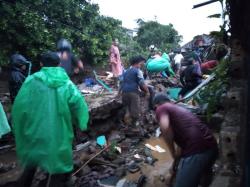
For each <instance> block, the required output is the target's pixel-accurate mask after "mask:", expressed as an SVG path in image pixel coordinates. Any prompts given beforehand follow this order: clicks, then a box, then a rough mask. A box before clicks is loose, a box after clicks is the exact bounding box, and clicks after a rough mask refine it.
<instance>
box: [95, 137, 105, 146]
mask: <svg viewBox="0 0 250 187" xmlns="http://www.w3.org/2000/svg"><path fill="white" fill-rule="evenodd" d="M96 143H97V145H99V146H101V147H104V146H105V145H107V141H106V137H105V136H104V135H102V136H98V137H97V139H96Z"/></svg>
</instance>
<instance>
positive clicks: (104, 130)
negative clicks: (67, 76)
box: [0, 78, 177, 187]
mask: <svg viewBox="0 0 250 187" xmlns="http://www.w3.org/2000/svg"><path fill="white" fill-rule="evenodd" d="M109 84H111V85H112V82H109ZM150 84H152V85H154V86H155V87H156V89H157V90H158V91H163V90H165V89H166V87H173V86H177V84H176V82H174V81H166V79H164V80H163V79H157V78H156V79H154V81H153V82H151V83H150ZM78 86H79V89H80V90H81V89H84V90H85V91H86V89H87V88H86V87H84V85H78ZM89 89H90V90H91V89H92V91H93V88H89ZM95 92H96V93H95V94H88V95H85V96H84V97H85V99H86V101H87V103H88V104H89V112H90V124H89V130H88V131H87V132H80V131H79V130H77V129H76V130H75V135H76V137H75V140H74V145H73V149H74V172H75V171H77V170H78V169H79V168H80V167H82V166H83V165H84V163H86V161H88V160H89V159H90V158H91V157H92V156H94V155H95V154H97V153H98V152H99V151H101V149H102V148H101V147H100V146H98V145H97V144H96V138H97V137H98V136H100V135H104V136H105V137H106V140H107V142H108V145H110V147H109V148H108V149H107V150H106V151H104V152H103V153H102V154H100V156H98V157H96V158H95V159H93V160H92V161H91V162H89V163H88V164H87V165H86V166H85V167H84V168H83V169H81V170H80V171H79V172H78V173H77V174H76V175H75V176H74V177H72V184H73V186H75V187H85V186H86V187H98V186H116V185H117V186H119V187H126V186H127V187H133V186H145V187H151V186H157V187H161V186H162V187H163V186H167V185H166V184H167V182H168V178H169V176H170V172H169V170H170V167H171V165H172V162H173V160H172V158H171V156H170V153H169V151H168V148H167V146H166V144H165V142H164V140H163V139H162V138H159V137H156V129H157V128H158V125H157V124H156V123H155V118H154V113H153V111H150V110H149V108H148V106H149V103H148V101H146V100H145V98H144V97H143V96H142V97H141V107H142V115H141V126H140V127H133V126H128V124H127V122H126V119H125V120H124V118H123V116H124V109H123V107H122V104H121V98H119V97H117V92H116V91H114V92H113V93H112V94H111V93H108V92H107V91H105V90H103V89H99V90H95ZM0 99H1V102H2V103H3V105H4V108H5V110H6V111H7V113H8V116H9V112H10V109H11V106H10V102H9V98H8V89H7V82H6V81H1V82H0ZM145 144H150V145H152V146H156V145H158V146H160V147H161V148H162V149H164V150H165V152H162V153H159V152H157V151H155V150H150V149H149V148H146V146H145ZM79 145H81V147H82V150H80V151H76V149H77V147H78V148H79ZM0 146H1V148H0V186H15V182H16V181H17V179H18V177H19V176H20V174H21V172H22V169H21V168H20V166H19V164H18V161H17V158H16V154H15V146H14V140H13V136H12V135H11V134H10V135H7V136H5V137H4V138H2V139H1V140H0ZM4 146H5V147H4ZM6 146H7V147H6ZM115 147H118V150H119V148H120V151H118V150H116V149H115ZM46 181H47V175H46V174H45V173H44V172H42V171H38V172H37V174H36V177H35V180H33V185H32V186H34V187H37V186H44V182H45V183H46ZM107 183H109V185H107ZM111 183H113V184H111ZM104 184H105V185H104Z"/></svg>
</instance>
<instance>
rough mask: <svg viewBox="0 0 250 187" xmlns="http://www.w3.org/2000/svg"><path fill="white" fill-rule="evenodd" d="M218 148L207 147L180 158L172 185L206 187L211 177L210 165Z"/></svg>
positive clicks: (213, 161)
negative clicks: (200, 186)
mask: <svg viewBox="0 0 250 187" xmlns="http://www.w3.org/2000/svg"><path fill="white" fill-rule="evenodd" d="M217 156H218V149H217V148H214V149H209V150H207V151H205V152H202V153H198V154H194V155H191V156H188V157H183V158H181V159H180V162H179V165H178V170H177V175H176V183H175V185H174V187H198V185H199V184H201V185H202V187H208V186H209V185H210V183H211V182H212V179H213V172H212V166H213V164H214V163H215V160H216V158H217Z"/></svg>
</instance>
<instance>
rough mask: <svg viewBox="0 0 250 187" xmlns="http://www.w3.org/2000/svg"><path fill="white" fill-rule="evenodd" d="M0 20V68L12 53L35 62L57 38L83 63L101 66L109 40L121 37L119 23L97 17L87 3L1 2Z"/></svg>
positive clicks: (95, 8) (66, 0)
mask: <svg viewBox="0 0 250 187" xmlns="http://www.w3.org/2000/svg"><path fill="white" fill-rule="evenodd" d="M0 16H1V19H0V65H1V64H3V63H6V62H8V59H9V57H10V55H11V54H13V53H15V52H19V53H21V54H23V55H25V56H26V57H27V58H28V59H30V60H31V61H33V62H38V58H37V57H38V56H39V54H41V53H42V52H44V51H47V50H56V48H55V47H56V42H57V41H58V40H59V39H60V38H66V39H68V40H69V41H70V42H71V43H72V46H73V49H74V52H75V53H77V54H78V55H79V56H80V57H81V58H82V59H83V60H85V61H87V62H91V63H104V62H106V61H107V55H108V49H109V47H110V45H111V42H112V38H114V37H117V38H119V37H121V35H120V34H121V32H120V31H121V30H122V27H121V21H119V20H116V19H114V18H111V17H105V16H101V15H100V14H99V7H98V5H97V4H91V3H90V2H89V1H87V0H19V1H16V0H11V1H10V0H2V1H0Z"/></svg>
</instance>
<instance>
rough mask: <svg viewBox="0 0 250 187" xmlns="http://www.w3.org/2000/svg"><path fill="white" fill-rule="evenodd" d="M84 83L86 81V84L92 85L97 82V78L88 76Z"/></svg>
mask: <svg viewBox="0 0 250 187" xmlns="http://www.w3.org/2000/svg"><path fill="white" fill-rule="evenodd" d="M84 83H85V85H86V86H87V87H92V86H93V85H95V84H96V83H95V80H94V79H92V78H86V79H85V80H84Z"/></svg>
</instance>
